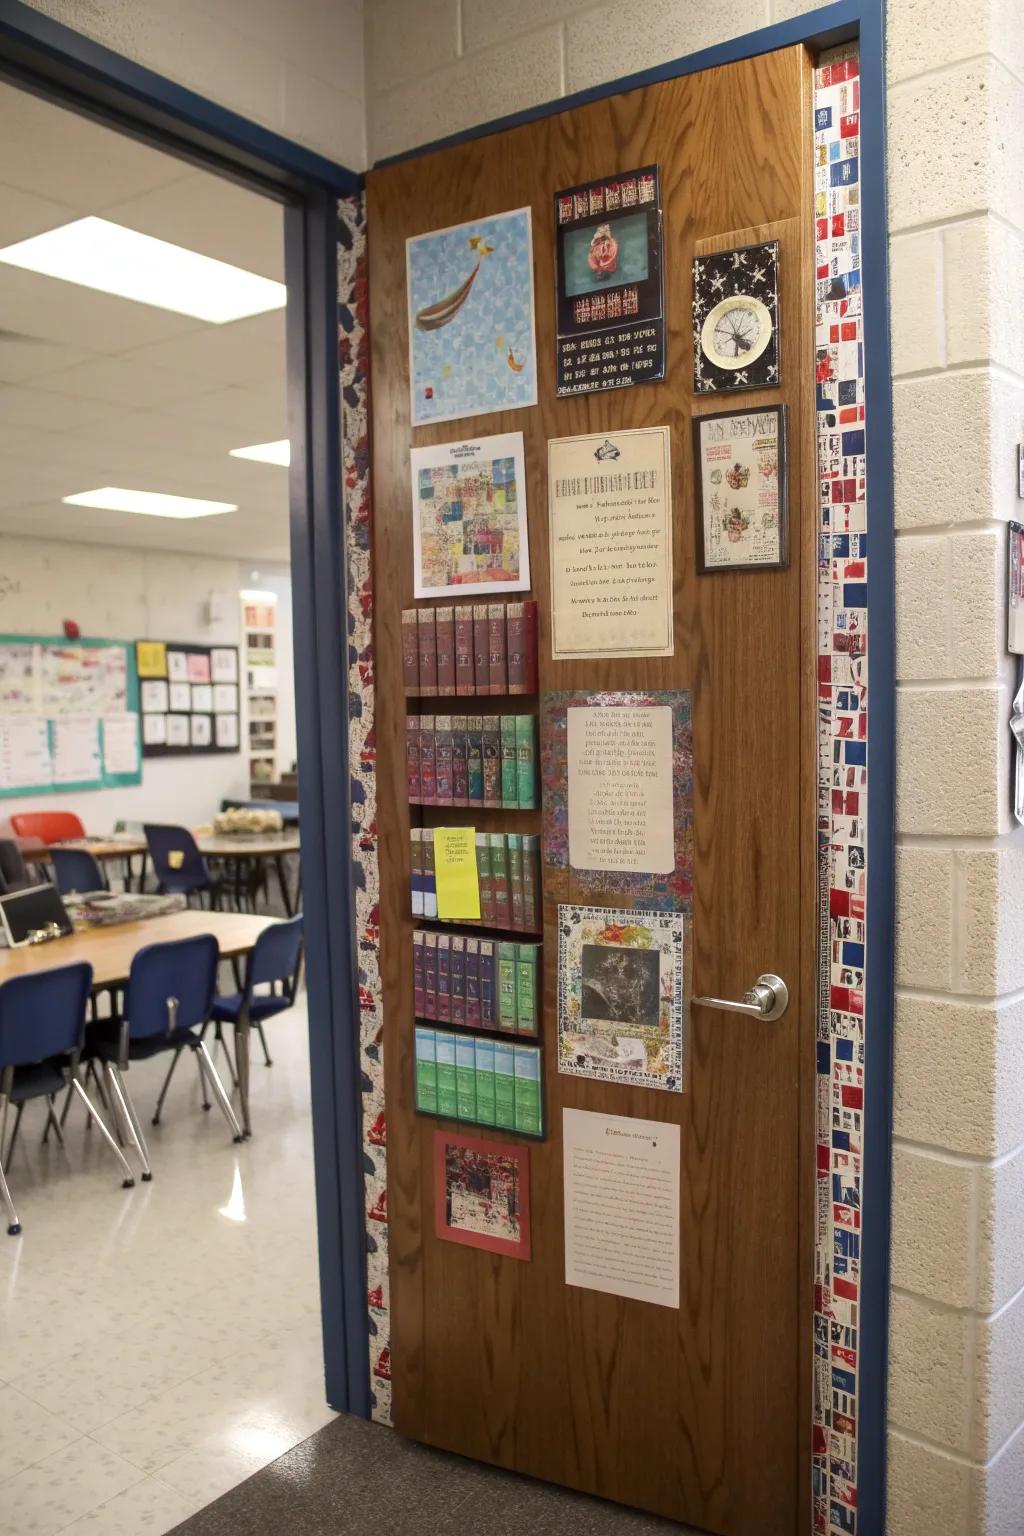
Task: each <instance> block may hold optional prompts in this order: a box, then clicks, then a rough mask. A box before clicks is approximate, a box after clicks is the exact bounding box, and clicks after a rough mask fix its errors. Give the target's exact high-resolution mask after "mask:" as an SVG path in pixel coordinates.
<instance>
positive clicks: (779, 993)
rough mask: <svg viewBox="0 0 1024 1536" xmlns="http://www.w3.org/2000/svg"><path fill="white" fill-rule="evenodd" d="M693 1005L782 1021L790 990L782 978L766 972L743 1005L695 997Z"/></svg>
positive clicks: (711, 998) (720, 999)
mask: <svg viewBox="0 0 1024 1536" xmlns="http://www.w3.org/2000/svg"><path fill="white" fill-rule="evenodd" d="M690 1002H691V1004H692V1005H693V1006H694V1007H697V1008H721V1010H722V1011H723V1013H745V1014H747V1015H748V1016H749V1017H750V1018H752V1019H764V1020H765V1022H766V1023H768V1022H770V1021H771V1020H772V1019H780V1018H781V1017H782V1015H783V1014H784V1013H785V1011H786V1009H787V1008H788V1006H789V988H788V987H787V986H786V983H785V982H784V981H783V979H782V977H781V976H773V975H772V973H771V971H766V972H765V973H764V975H763V976H759V977H758V978H757V980H756V981H755V982H754V985H753V986H752V987H751V989H750V991H749V992H748V993H747V994H746V996H745V997H744V999H743V1001H742V1002H741V1003H734V1002H732V1001H730V999H729V998H726V997H693V998H691V999H690Z"/></svg>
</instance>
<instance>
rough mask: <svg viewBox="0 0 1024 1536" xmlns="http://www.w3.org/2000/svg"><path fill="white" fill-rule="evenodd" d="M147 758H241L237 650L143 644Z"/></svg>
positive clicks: (138, 647)
mask: <svg viewBox="0 0 1024 1536" xmlns="http://www.w3.org/2000/svg"><path fill="white" fill-rule="evenodd" d="M135 656H136V662H137V666H138V676H139V708H140V712H141V725H142V755H143V757H204V756H208V755H211V754H213V755H217V756H223V755H225V754H227V753H233V752H240V751H241V750H242V741H241V723H240V722H241V702H240V700H241V689H240V684H239V671H238V647H237V645H195V644H192V643H191V642H187V643H186V642H184V641H181V642H179V641H171V640H137V641H136V642H135Z"/></svg>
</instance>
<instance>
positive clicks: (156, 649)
mask: <svg viewBox="0 0 1024 1536" xmlns="http://www.w3.org/2000/svg"><path fill="white" fill-rule="evenodd" d="M135 663H136V666H137V667H138V669H139V676H140V677H166V676H167V646H166V645H165V644H164V642H163V641H162V640H137V641H136V642H135Z"/></svg>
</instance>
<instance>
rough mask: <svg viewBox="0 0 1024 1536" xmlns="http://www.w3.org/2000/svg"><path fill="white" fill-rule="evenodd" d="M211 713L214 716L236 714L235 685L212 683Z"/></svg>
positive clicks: (236, 688)
mask: <svg viewBox="0 0 1024 1536" xmlns="http://www.w3.org/2000/svg"><path fill="white" fill-rule="evenodd" d="M213 712H214V714H215V715H237V714H238V686H237V684H236V683H214V685H213Z"/></svg>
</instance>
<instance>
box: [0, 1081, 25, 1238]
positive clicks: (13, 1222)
mask: <svg viewBox="0 0 1024 1536" xmlns="http://www.w3.org/2000/svg"><path fill="white" fill-rule="evenodd" d="M7 1105H8V1098H7V1095H6V1093H0V1152H2V1150H3V1133H4V1130H5V1129H6V1126H7ZM0 1197H2V1198H3V1202H4V1205H5V1206H6V1207H7V1235H8V1237H17V1235H18V1233H19V1232H20V1231H21V1222H20V1221H19V1220H18V1213H17V1211H16V1210H15V1209H14V1201H13V1200H12V1199H11V1192H10V1190H9V1189H8V1188H7V1179H6V1177H5V1175H4V1165H3V1160H2V1158H0Z"/></svg>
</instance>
